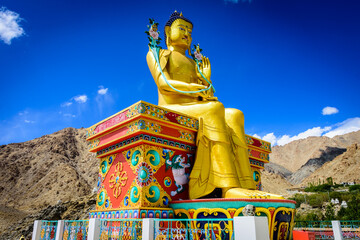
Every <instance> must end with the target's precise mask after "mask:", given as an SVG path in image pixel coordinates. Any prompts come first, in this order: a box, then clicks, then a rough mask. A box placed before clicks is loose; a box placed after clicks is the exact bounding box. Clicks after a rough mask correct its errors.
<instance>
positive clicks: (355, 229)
mask: <svg viewBox="0 0 360 240" xmlns="http://www.w3.org/2000/svg"><path fill="white" fill-rule="evenodd" d="M340 224H341V230H342V233H343V238H344V239H360V221H359V220H357V221H340Z"/></svg>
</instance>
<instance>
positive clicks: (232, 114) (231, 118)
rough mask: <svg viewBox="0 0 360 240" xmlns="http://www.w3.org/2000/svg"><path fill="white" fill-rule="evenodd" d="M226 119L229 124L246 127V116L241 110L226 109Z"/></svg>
mask: <svg viewBox="0 0 360 240" xmlns="http://www.w3.org/2000/svg"><path fill="white" fill-rule="evenodd" d="M225 118H226V121H227V122H228V123H237V124H241V125H244V114H243V112H242V111H240V110H239V109H235V108H226V109H225Z"/></svg>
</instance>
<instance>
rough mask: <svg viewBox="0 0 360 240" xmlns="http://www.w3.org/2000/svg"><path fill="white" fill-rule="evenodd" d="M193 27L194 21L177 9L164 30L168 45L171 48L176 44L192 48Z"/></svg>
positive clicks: (183, 47) (184, 47)
mask: <svg viewBox="0 0 360 240" xmlns="http://www.w3.org/2000/svg"><path fill="white" fill-rule="evenodd" d="M192 28H193V24H192V22H191V21H190V20H188V19H186V18H185V17H184V16H183V15H182V13H178V12H176V11H175V12H174V13H173V14H171V16H170V18H169V20H168V21H167V22H166V24H165V31H164V32H165V39H166V45H167V47H168V48H169V49H170V50H171V48H172V47H174V46H177V47H180V48H182V49H184V50H186V49H190V46H191V41H192V38H191V33H192Z"/></svg>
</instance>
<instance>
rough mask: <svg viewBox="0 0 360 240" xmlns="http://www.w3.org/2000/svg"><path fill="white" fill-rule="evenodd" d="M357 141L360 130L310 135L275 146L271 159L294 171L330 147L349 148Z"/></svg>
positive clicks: (359, 136) (359, 137)
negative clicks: (336, 133)
mask: <svg viewBox="0 0 360 240" xmlns="http://www.w3.org/2000/svg"><path fill="white" fill-rule="evenodd" d="M355 142H360V131H357V132H352V133H348V134H345V135H339V136H335V137H333V138H328V137H308V138H305V139H300V140H296V141H293V142H290V143H288V144H286V145H284V146H275V147H273V149H272V153H271V155H270V159H271V162H272V163H276V164H278V165H280V166H283V167H284V168H286V169H288V170H290V171H291V172H293V173H294V172H296V171H297V170H299V169H300V168H301V167H302V166H303V165H305V164H306V163H307V162H308V161H309V160H310V159H316V158H321V157H322V156H323V153H324V151H325V152H326V151H327V149H328V148H329V147H335V148H347V147H349V146H350V145H351V144H353V143H355Z"/></svg>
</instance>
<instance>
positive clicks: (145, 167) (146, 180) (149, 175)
mask: <svg viewBox="0 0 360 240" xmlns="http://www.w3.org/2000/svg"><path fill="white" fill-rule="evenodd" d="M136 173H137V178H136V181H137V183H138V185H139V186H140V187H144V186H148V185H149V184H150V183H151V181H152V179H153V172H152V169H151V167H150V165H149V164H147V163H145V162H142V163H140V164H139V167H138V168H137V170H136Z"/></svg>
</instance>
